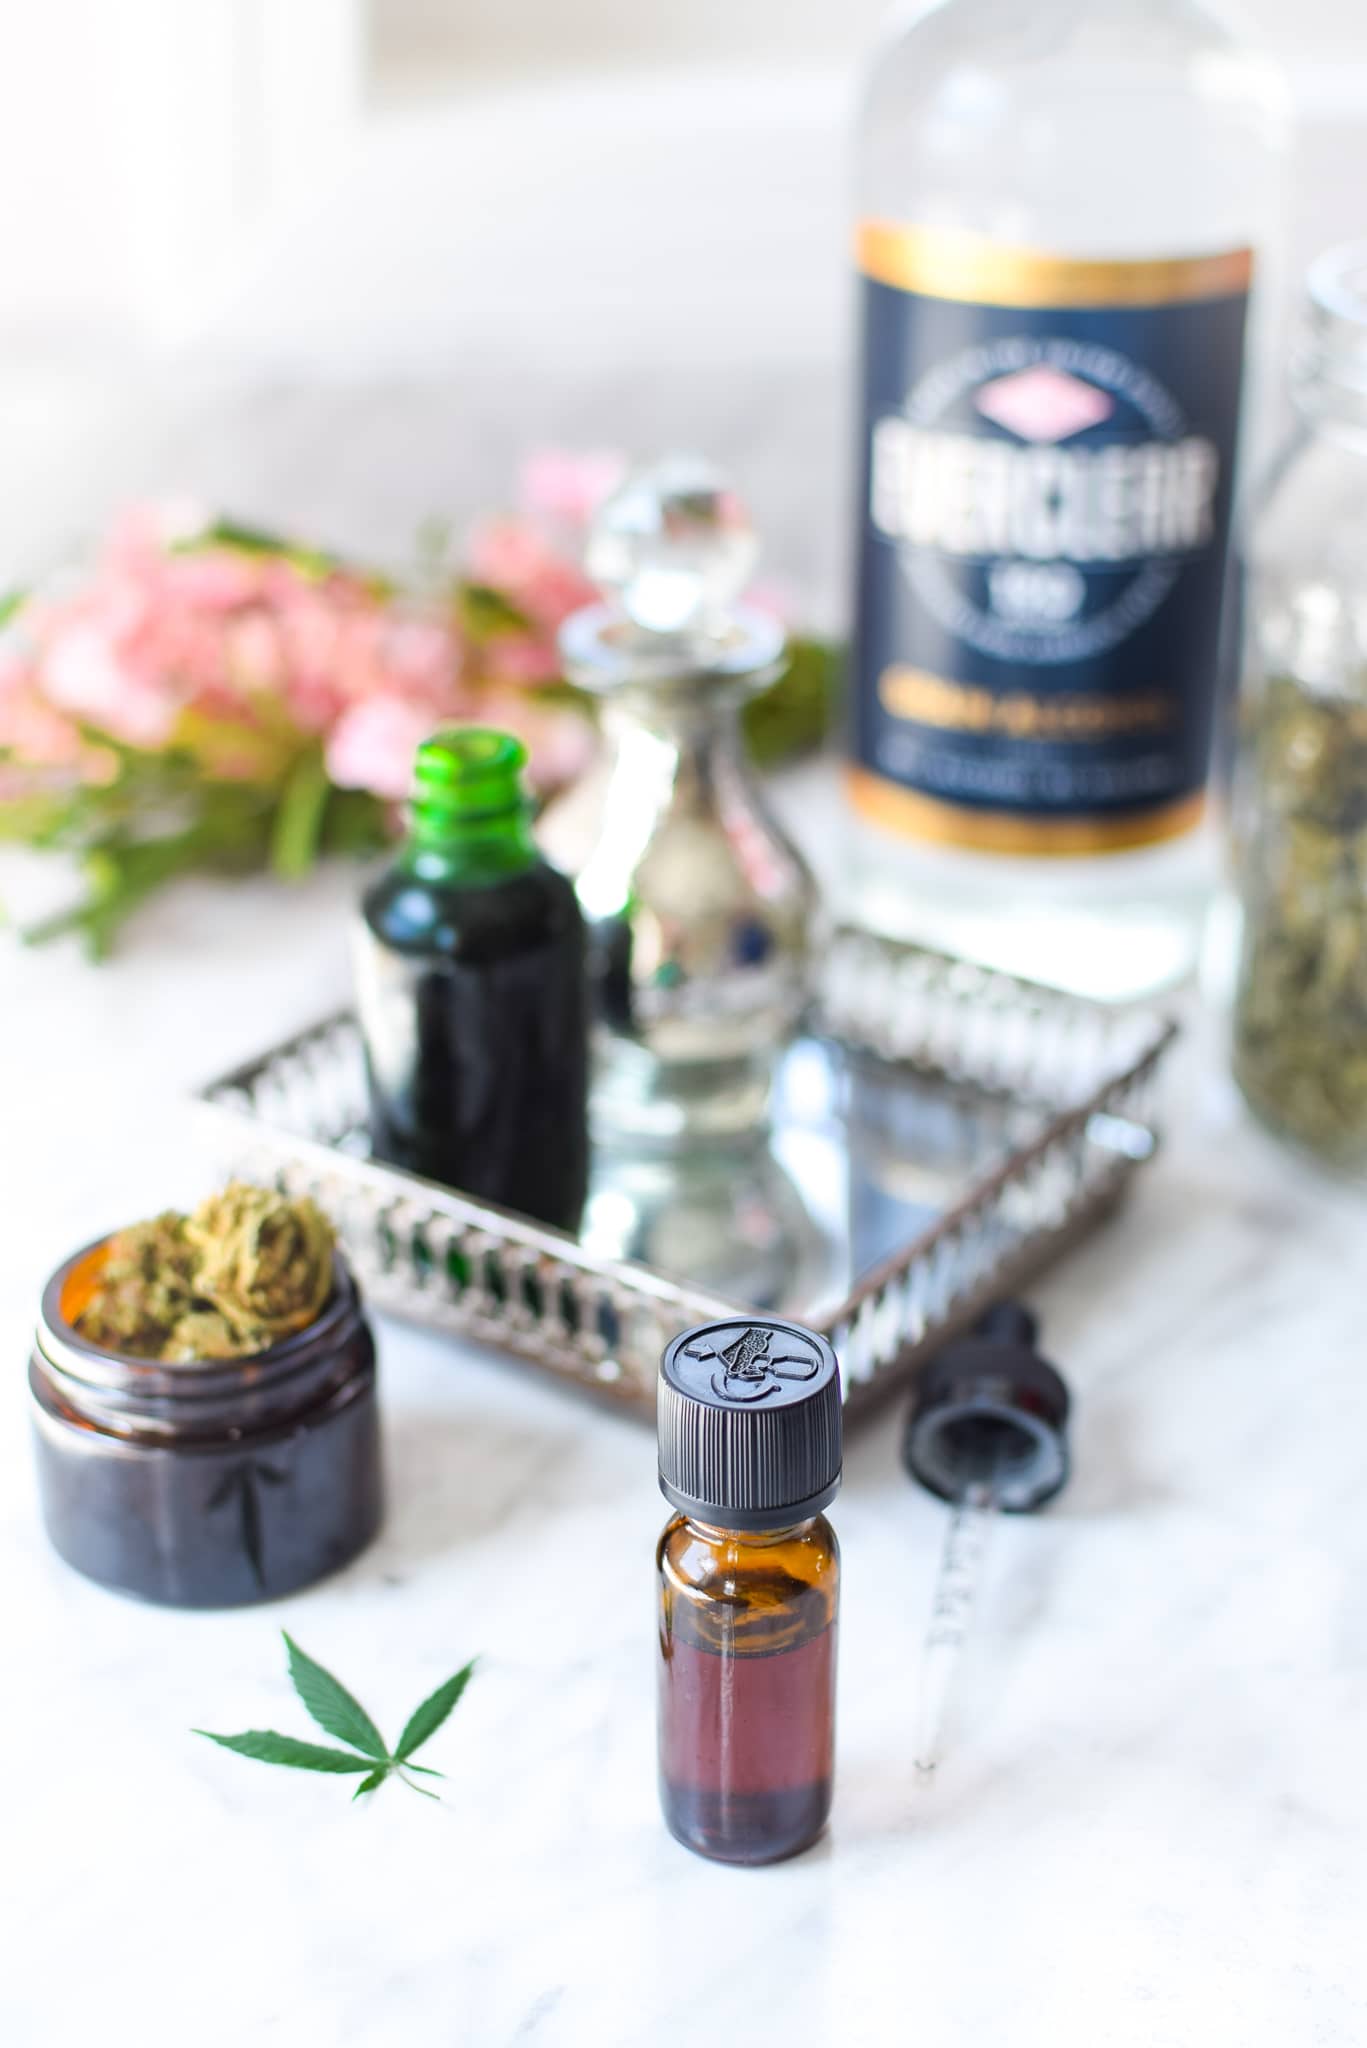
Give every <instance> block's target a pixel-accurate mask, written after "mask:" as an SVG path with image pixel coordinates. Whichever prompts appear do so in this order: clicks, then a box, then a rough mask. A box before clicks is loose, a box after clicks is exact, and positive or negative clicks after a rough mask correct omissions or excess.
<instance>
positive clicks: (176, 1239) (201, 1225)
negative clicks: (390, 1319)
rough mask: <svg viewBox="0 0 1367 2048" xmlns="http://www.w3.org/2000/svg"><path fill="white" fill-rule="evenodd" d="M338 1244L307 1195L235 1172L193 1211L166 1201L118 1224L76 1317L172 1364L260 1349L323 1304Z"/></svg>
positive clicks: (96, 1336)
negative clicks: (140, 1218)
mask: <svg viewBox="0 0 1367 2048" xmlns="http://www.w3.org/2000/svg"><path fill="white" fill-rule="evenodd" d="M332 1248H333V1231H332V1225H331V1224H330V1223H329V1222H328V1220H327V1218H326V1216H324V1215H323V1213H322V1211H321V1210H320V1209H319V1208H317V1207H316V1205H315V1204H314V1203H313V1202H311V1201H310V1200H309V1199H308V1197H307V1196H306V1195H305V1196H299V1197H297V1198H291V1197H288V1196H285V1195H281V1194H278V1193H277V1192H276V1191H275V1189H273V1188H258V1187H251V1186H249V1185H247V1184H246V1183H245V1182H242V1181H233V1182H231V1183H230V1184H229V1185H228V1186H227V1187H226V1188H225V1189H224V1190H223V1192H222V1193H221V1194H218V1195H211V1196H210V1197H209V1199H208V1200H207V1201H205V1202H201V1203H200V1205H199V1207H198V1208H197V1209H196V1210H195V1211H194V1213H193V1214H192V1215H190V1216H182V1215H180V1214H179V1213H178V1212H177V1211H175V1210H172V1209H168V1210H167V1211H166V1212H165V1213H164V1214H163V1215H161V1216H157V1217H154V1218H153V1219H152V1220H151V1221H150V1222H147V1223H134V1224H131V1225H130V1226H129V1227H128V1228H127V1229H125V1230H118V1231H115V1233H114V1235H113V1237H111V1238H110V1240H109V1249H108V1253H107V1256H106V1259H105V1262H104V1265H103V1267H102V1268H101V1271H100V1275H99V1279H98V1283H97V1287H96V1291H95V1294H94V1297H93V1298H92V1300H91V1301H90V1303H89V1305H88V1306H87V1307H86V1308H85V1309H84V1310H83V1311H82V1313H81V1314H80V1315H79V1316H78V1317H77V1319H76V1326H77V1328H78V1329H79V1330H80V1332H81V1334H82V1336H84V1337H88V1338H89V1339H90V1341H91V1343H93V1344H100V1345H103V1346H105V1347H106V1348H107V1349H109V1350H111V1351H124V1352H128V1353H130V1354H131V1355H132V1356H133V1357H135V1358H149V1359H158V1360H160V1361H161V1362H162V1363H164V1364H188V1363H192V1362H193V1361H194V1360H196V1359H205V1358H246V1357H250V1356H251V1354H252V1353H253V1352H257V1351H264V1350H265V1349H266V1347H267V1346H268V1345H271V1344H274V1343H277V1342H278V1341H279V1339H280V1338H282V1337H286V1336H289V1335H290V1334H291V1333H292V1332H293V1331H295V1330H302V1329H306V1328H307V1327H308V1325H309V1324H310V1323H311V1322H312V1321H313V1320H314V1318H315V1317H316V1316H317V1315H318V1313H319V1311H320V1310H321V1309H322V1307H323V1304H324V1303H325V1302H326V1300H327V1298H328V1294H329V1292H330V1291H331V1287H332Z"/></svg>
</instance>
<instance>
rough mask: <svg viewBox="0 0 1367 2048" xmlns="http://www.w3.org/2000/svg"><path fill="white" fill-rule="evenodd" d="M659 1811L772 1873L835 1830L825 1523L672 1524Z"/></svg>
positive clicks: (831, 1542) (667, 1548)
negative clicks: (829, 1825) (767, 1527)
mask: <svg viewBox="0 0 1367 2048" xmlns="http://www.w3.org/2000/svg"><path fill="white" fill-rule="evenodd" d="M658 1564H659V1575H660V1673H659V1682H660V1724H659V1725H660V1800H661V1804H662V1806H663V1808H664V1815H665V1820H666V1821H667V1823H668V1825H669V1828H670V1831H671V1832H672V1833H673V1834H675V1835H676V1836H677V1837H678V1839H679V1840H680V1841H681V1842H683V1843H685V1844H686V1845H687V1846H688V1847H689V1848H690V1849H695V1850H697V1851H698V1852H699V1853H700V1854H701V1855H704V1856H711V1857H714V1858H716V1859H717V1860H718V1861H721V1862H726V1863H772V1862H776V1861H777V1860H778V1859H779V1858H780V1857H783V1856H792V1855H795V1854H796V1853H797V1852H798V1851H799V1850H800V1849H805V1848H806V1847H807V1846H808V1845H809V1844H810V1843H811V1842H813V1841H815V1839H816V1837H817V1836H818V1835H819V1834H820V1833H821V1830H822V1829H823V1827H824V1826H825V1824H826V1819H827V1816H828V1814H829V1812H830V1807H831V1780H832V1771H833V1764H834V1753H835V1640H836V1610H837V1605H838V1597H839V1583H840V1551H839V1547H838V1545H837V1543H836V1540H835V1532H834V1530H833V1529H832V1528H831V1525H830V1523H829V1522H828V1521H827V1520H826V1518H825V1516H824V1515H816V1516H814V1517H813V1518H812V1519H811V1520H809V1521H805V1522H801V1523H799V1524H798V1525H797V1526H796V1527H795V1528H791V1529H780V1530H775V1531H772V1532H766V1533H763V1534H754V1533H749V1534H740V1533H738V1532H735V1531H727V1530H722V1529H714V1528H711V1527H709V1526H707V1525H705V1524H703V1523H700V1522H696V1521H692V1520H690V1519H689V1518H688V1517H687V1516H685V1515H676V1516H675V1517H674V1519H673V1520H672V1521H671V1522H670V1523H669V1524H668V1526H667V1527H666V1529H665V1532H664V1534H663V1536H662V1537H661V1538H660V1547H659V1553H658Z"/></svg>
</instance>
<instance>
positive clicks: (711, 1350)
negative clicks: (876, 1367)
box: [683, 1323, 821, 1401]
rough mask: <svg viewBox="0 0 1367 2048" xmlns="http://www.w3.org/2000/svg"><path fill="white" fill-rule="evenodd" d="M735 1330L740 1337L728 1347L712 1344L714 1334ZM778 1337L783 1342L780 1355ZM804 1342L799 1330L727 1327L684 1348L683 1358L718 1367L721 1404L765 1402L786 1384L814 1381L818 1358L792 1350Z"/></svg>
mask: <svg viewBox="0 0 1367 2048" xmlns="http://www.w3.org/2000/svg"><path fill="white" fill-rule="evenodd" d="M732 1329H737V1335H736V1336H735V1337H734V1338H732V1340H731V1342H730V1343H729V1344H725V1345H718V1344H714V1343H712V1342H710V1341H709V1339H710V1338H711V1336H712V1335H713V1334H715V1335H717V1336H724V1335H725V1334H726V1333H727V1332H728V1331H729V1330H732ZM775 1337H777V1338H779V1340H780V1349H779V1350H778V1351H777V1352H776V1351H775V1350H774V1339H775ZM801 1341H802V1340H801V1333H800V1332H799V1331H796V1330H787V1329H784V1328H782V1327H780V1328H777V1329H776V1328H774V1327H773V1326H772V1325H771V1324H765V1323H752V1324H749V1325H740V1326H739V1327H738V1326H737V1325H735V1324H730V1323H728V1324H723V1325H722V1326H721V1327H720V1329H718V1330H717V1331H716V1332H715V1333H714V1332H711V1331H709V1332H707V1333H706V1334H705V1335H704V1336H702V1337H699V1338H697V1339H695V1341H694V1342H693V1343H692V1344H688V1345H685V1346H684V1350H683V1356H684V1357H685V1358H696V1359H697V1360H698V1361H699V1363H701V1364H704V1365H706V1364H709V1363H714V1364H715V1367H716V1370H715V1371H714V1372H713V1374H712V1391H713V1393H714V1394H717V1395H718V1396H720V1398H721V1399H722V1400H724V1401H762V1400H764V1398H765V1396H766V1395H768V1394H776V1393H778V1392H780V1391H781V1388H782V1386H783V1384H784V1382H785V1381H791V1380H811V1379H815V1378H816V1376H817V1374H818V1373H819V1372H820V1370H821V1359H820V1357H819V1356H814V1355H813V1353H812V1351H811V1350H810V1349H805V1350H797V1349H795V1348H793V1347H795V1346H796V1345H798V1344H799V1343H800V1342H801ZM784 1347H787V1348H784Z"/></svg>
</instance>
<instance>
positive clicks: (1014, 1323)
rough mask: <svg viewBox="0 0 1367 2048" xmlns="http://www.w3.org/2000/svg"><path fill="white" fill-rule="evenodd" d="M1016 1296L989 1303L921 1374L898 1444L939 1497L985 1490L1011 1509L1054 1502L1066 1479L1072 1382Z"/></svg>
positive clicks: (907, 1461) (919, 1476) (1017, 1511)
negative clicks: (1041, 1343) (1043, 1350)
mask: <svg viewBox="0 0 1367 2048" xmlns="http://www.w3.org/2000/svg"><path fill="white" fill-rule="evenodd" d="M1038 1340H1039V1324H1038V1322H1037V1320H1036V1318H1035V1317H1034V1316H1033V1315H1032V1314H1031V1312H1030V1310H1029V1309H1028V1308H1026V1307H1025V1306H1024V1304H1023V1303H1021V1302H1015V1301H1003V1302H998V1303H997V1304H996V1306H995V1307H993V1308H990V1309H989V1310H988V1311H987V1313H986V1315H985V1316H984V1317H983V1318H982V1320H981V1322H979V1323H978V1324H977V1325H976V1326H975V1328H974V1329H972V1330H971V1331H970V1332H969V1333H968V1335H967V1336H965V1337H957V1338H955V1339H953V1340H952V1341H951V1342H950V1343H949V1344H947V1345H946V1346H945V1348H944V1350H943V1351H940V1352H938V1353H937V1354H936V1356H935V1357H934V1358H933V1359H932V1360H931V1362H930V1364H929V1365H928V1366H927V1367H926V1370H925V1371H924V1373H923V1374H922V1375H921V1379H920V1382H919V1384H918V1386H917V1390H916V1397H915V1399H914V1401H913V1403H912V1408H911V1414H910V1415H909V1417H908V1418H907V1429H906V1435H905V1437H904V1438H903V1442H902V1459H903V1462H904V1464H905V1465H906V1468H907V1470H908V1471H909V1472H910V1473H911V1475H912V1477H913V1479H916V1480H919V1481H920V1483H921V1485H922V1486H925V1487H928V1488H929V1490H930V1492H932V1493H934V1494H938V1495H939V1497H940V1499H941V1500H948V1501H961V1500H965V1499H967V1498H968V1497H969V1496H970V1495H972V1494H974V1493H975V1492H978V1493H981V1492H982V1491H983V1490H984V1489H986V1490H987V1492H988V1493H989V1494H990V1499H991V1504H992V1505H993V1506H994V1507H997V1508H1001V1509H1002V1510H1004V1511H1005V1512H1006V1513H1007V1514H1025V1513H1028V1512H1029V1510H1030V1509H1032V1508H1038V1507H1042V1506H1043V1504H1044V1503H1045V1501H1047V1500H1052V1499H1053V1497H1054V1495H1055V1494H1056V1493H1057V1492H1058V1491H1059V1489H1060V1488H1061V1487H1062V1486H1063V1485H1064V1483H1065V1481H1066V1480H1067V1477H1068V1410H1069V1405H1070V1403H1069V1397H1068V1389H1067V1387H1066V1386H1065V1384H1064V1382H1063V1379H1062V1376H1061V1375H1060V1374H1059V1373H1058V1371H1057V1370H1056V1369H1055V1368H1054V1367H1053V1366H1052V1365H1050V1364H1049V1362H1048V1361H1047V1359H1044V1358H1041V1357H1040V1355H1039V1352H1038V1351H1037V1350H1036V1348H1035V1347H1036V1344H1037V1342H1038Z"/></svg>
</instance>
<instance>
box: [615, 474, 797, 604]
mask: <svg viewBox="0 0 1367 2048" xmlns="http://www.w3.org/2000/svg"><path fill="white" fill-rule="evenodd" d="M758 555H759V542H758V539H757V538H756V534H755V529H754V527H753V526H752V525H751V523H750V515H749V513H748V512H747V510H746V508H745V506H744V505H743V504H742V503H741V501H740V499H739V498H738V497H737V496H736V494H735V492H734V491H733V490H732V489H731V487H730V485H729V484H728V483H727V481H726V479H725V478H724V477H723V476H722V475H721V474H720V473H719V472H718V471H717V470H715V469H714V468H713V467H712V465H711V464H710V463H708V462H704V461H703V460H702V459H701V457H699V456H692V455H676V456H671V457H669V458H667V459H666V460H665V461H663V462H658V463H654V464H652V465H651V466H650V467H649V468H648V469H639V470H636V471H634V472H633V473H632V475H631V476H629V477H628V478H627V480H626V482H625V483H624V484H622V485H621V486H620V487H619V489H617V490H616V491H614V492H613V494H612V496H611V497H610V498H609V499H608V500H607V501H606V503H605V504H603V505H602V506H601V507H600V509H599V511H598V514H597V516H596V517H595V519H594V521H593V525H592V528H591V529H590V533H589V542H588V550H587V553H586V556H585V562H586V565H587V568H588V572H589V575H590V576H591V577H592V578H593V580H594V582H595V583H597V584H598V585H599V587H600V588H601V589H602V591H603V592H604V594H605V596H607V597H609V598H611V599H615V600H616V602H617V603H618V604H619V605H620V606H621V608H622V610H623V611H624V612H625V613H626V614H627V617H628V618H629V619H631V620H632V621H633V623H634V624H635V625H637V626H640V627H641V628H642V629H643V630H644V631H646V632H648V633H667V634H675V635H678V634H682V635H691V634H706V633H708V632H711V631H715V630H717V629H718V627H719V626H720V624H721V623H722V622H723V621H724V619H725V617H726V614H727V613H728V612H729V610H730V608H731V606H732V605H733V604H734V602H735V600H736V599H737V598H738V597H739V596H740V594H741V592H742V591H743V590H744V588H745V586H746V584H747V583H748V582H749V581H750V577H751V575H752V574H753V572H754V567H755V562H756V560H757V559H758Z"/></svg>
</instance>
